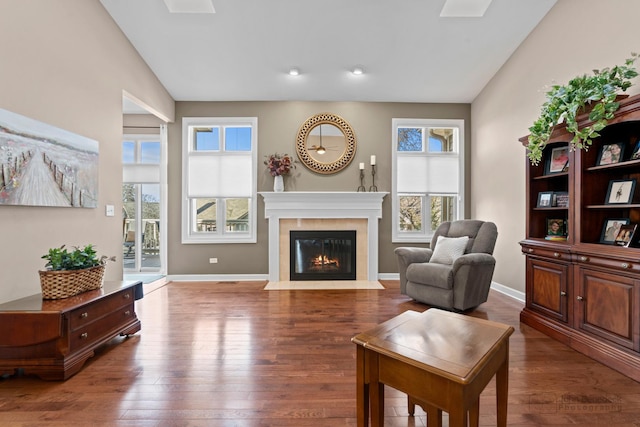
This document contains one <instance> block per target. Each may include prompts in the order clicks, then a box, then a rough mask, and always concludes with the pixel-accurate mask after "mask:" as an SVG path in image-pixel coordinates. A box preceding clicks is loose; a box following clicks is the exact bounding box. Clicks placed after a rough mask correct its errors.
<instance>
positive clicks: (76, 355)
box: [0, 282, 142, 380]
mask: <svg viewBox="0 0 640 427" xmlns="http://www.w3.org/2000/svg"><path fill="white" fill-rule="evenodd" d="M139 298H142V282H105V283H104V286H103V287H102V288H101V289H97V290H94V291H89V292H84V293H82V294H79V295H76V296H73V297H70V298H65V299H60V300H43V299H42V295H41V294H37V295H32V296H30V297H26V298H22V299H19V300H15V301H10V302H7V303H5V304H0V373H3V372H4V373H7V372H13V371H14V370H16V369H23V370H24V371H25V373H27V374H35V375H38V376H40V377H41V378H43V379H47V380H64V379H67V378H69V377H71V376H72V375H74V374H75V373H77V372H78V371H79V370H80V369H81V368H82V366H83V365H84V363H85V361H86V360H87V359H88V358H90V357H92V356H93V354H94V350H95V349H96V348H97V347H98V346H100V345H102V344H104V343H106V342H107V341H109V340H111V339H112V338H114V337H116V336H118V335H130V334H134V333H136V332H138V331H139V330H140V321H139V320H138V318H137V316H136V313H135V300H136V299H139Z"/></svg>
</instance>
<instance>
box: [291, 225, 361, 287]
mask: <svg viewBox="0 0 640 427" xmlns="http://www.w3.org/2000/svg"><path fill="white" fill-rule="evenodd" d="M289 237H290V238H289V242H290V257H291V261H290V263H289V266H290V272H289V274H290V277H291V280H355V279H356V232H355V230H292V231H290V236H289Z"/></svg>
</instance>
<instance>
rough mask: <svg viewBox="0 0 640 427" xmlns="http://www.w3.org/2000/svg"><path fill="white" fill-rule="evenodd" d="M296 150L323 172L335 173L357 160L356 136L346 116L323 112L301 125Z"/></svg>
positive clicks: (300, 156)
mask: <svg viewBox="0 0 640 427" xmlns="http://www.w3.org/2000/svg"><path fill="white" fill-rule="evenodd" d="M296 152H297V154H298V158H299V159H300V161H301V162H302V163H303V164H304V165H305V166H306V167H307V168H309V169H311V170H312V171H314V172H317V173H321V174H332V173H336V172H339V171H341V170H342V169H344V168H345V167H346V166H347V165H348V164H349V163H351V161H352V160H353V157H354V156H355V154H356V137H355V135H354V133H353V130H352V129H351V126H349V123H347V121H346V120H344V119H343V118H342V117H340V116H336V115H335V114H331V113H320V114H316V115H315V116H312V117H309V118H308V119H307V120H306V121H305V122H304V123H303V124H302V126H300V129H299V130H298V136H297V138H296Z"/></svg>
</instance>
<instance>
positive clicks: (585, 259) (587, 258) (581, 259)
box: [580, 255, 589, 262]
mask: <svg viewBox="0 0 640 427" xmlns="http://www.w3.org/2000/svg"><path fill="white" fill-rule="evenodd" d="M580 261H582V262H587V261H589V257H588V256H584V255H583V256H581V257H580Z"/></svg>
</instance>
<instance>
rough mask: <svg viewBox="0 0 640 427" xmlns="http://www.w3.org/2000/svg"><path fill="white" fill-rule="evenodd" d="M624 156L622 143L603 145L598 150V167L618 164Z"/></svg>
mask: <svg viewBox="0 0 640 427" xmlns="http://www.w3.org/2000/svg"><path fill="white" fill-rule="evenodd" d="M623 154H624V143H622V142H616V143H615V144H606V145H603V146H602V148H601V149H600V155H599V156H598V163H597V165H598V166H601V165H611V164H614V163H619V162H620V161H621V160H622V155H623Z"/></svg>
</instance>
